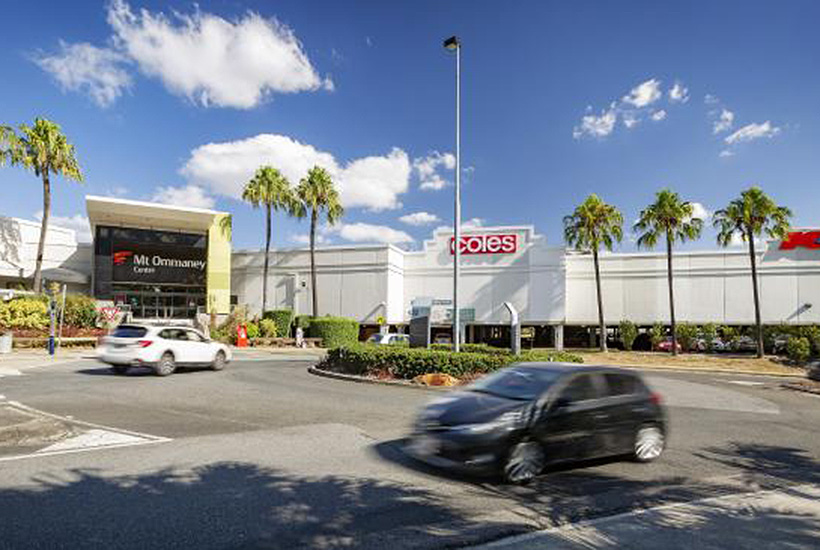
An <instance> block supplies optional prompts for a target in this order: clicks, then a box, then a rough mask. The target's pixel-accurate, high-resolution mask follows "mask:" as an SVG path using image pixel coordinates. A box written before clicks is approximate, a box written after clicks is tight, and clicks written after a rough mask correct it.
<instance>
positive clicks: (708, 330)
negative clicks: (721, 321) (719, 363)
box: [700, 323, 718, 351]
mask: <svg viewBox="0 0 820 550" xmlns="http://www.w3.org/2000/svg"><path fill="white" fill-rule="evenodd" d="M700 333H701V335H702V336H703V341H704V342H705V343H706V351H714V348H715V340H717V336H718V328H717V325H716V324H714V323H706V324H705V325H703V326H702V327H701V328H700Z"/></svg>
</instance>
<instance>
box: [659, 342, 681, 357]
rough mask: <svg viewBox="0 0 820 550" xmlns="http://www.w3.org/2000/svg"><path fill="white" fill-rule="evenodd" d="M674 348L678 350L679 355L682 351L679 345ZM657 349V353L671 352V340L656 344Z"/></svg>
mask: <svg viewBox="0 0 820 550" xmlns="http://www.w3.org/2000/svg"><path fill="white" fill-rule="evenodd" d="M676 347H677V349H678V353H680V352H681V351H682V348H681V345H680V344H679V343H677V346H676ZM657 348H658V351H667V352H669V351H672V339H671V338H667V339H666V340H663V341H661V342H660V343H659V344H658V346H657Z"/></svg>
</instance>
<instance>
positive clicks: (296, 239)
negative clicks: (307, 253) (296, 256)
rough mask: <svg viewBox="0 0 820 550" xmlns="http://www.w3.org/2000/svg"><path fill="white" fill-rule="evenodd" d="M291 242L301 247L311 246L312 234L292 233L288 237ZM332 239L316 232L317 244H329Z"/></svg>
mask: <svg viewBox="0 0 820 550" xmlns="http://www.w3.org/2000/svg"><path fill="white" fill-rule="evenodd" d="M288 238H289V239H290V241H291V242H293V243H296V244H301V245H306V246H307V245H309V244H310V234H308V233H298V234H297V233H292V234H290V235H289V236H288ZM329 243H330V239H329V238H328V237H326V236H325V235H323V234H322V233H321V232H319V231H317V232H316V244H317V245H320V244H329Z"/></svg>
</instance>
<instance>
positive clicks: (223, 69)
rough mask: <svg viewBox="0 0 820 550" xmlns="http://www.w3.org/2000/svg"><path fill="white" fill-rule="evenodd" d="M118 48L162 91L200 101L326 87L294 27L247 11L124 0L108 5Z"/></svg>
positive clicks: (254, 100)
mask: <svg viewBox="0 0 820 550" xmlns="http://www.w3.org/2000/svg"><path fill="white" fill-rule="evenodd" d="M107 19H108V24H109V25H110V26H111V28H112V29H113V31H114V35H113V37H112V42H113V43H114V45H115V48H116V49H117V51H118V52H122V54H123V55H126V56H128V58H130V59H132V60H133V61H134V62H136V63H137V65H138V66H139V68H140V70H141V71H142V72H143V73H145V74H146V75H148V76H153V77H158V78H159V79H160V80H162V82H163V84H165V87H166V88H168V89H169V90H170V91H172V92H174V93H177V94H180V95H183V96H185V97H187V98H189V99H190V100H191V101H193V102H195V103H199V104H201V105H204V106H209V105H214V106H219V107H235V108H239V109H248V108H251V107H255V106H256V105H258V104H259V103H260V102H261V101H262V100H264V98H265V97H266V96H267V95H268V94H269V93H272V92H277V93H295V92H301V91H312V90H317V89H320V88H325V89H329V90H332V88H333V83H332V81H330V80H329V79H327V78H325V79H322V78H321V77H319V75H318V74H317V72H316V70H315V69H314V68H313V65H311V63H310V60H309V59H308V57H307V54H306V53H305V51H304V49H303V47H302V44H301V43H300V42H299V40H298V38H297V37H296V35H295V34H294V32H293V31H292V30H291V29H290V28H289V27H287V26H286V25H284V24H282V23H280V22H278V21H277V20H276V19H272V18H271V19H265V18H263V17H262V16H260V15H258V14H256V13H253V12H248V13H246V14H245V15H244V16H243V17H242V18H240V19H237V20H236V21H228V20H226V19H223V18H222V17H219V16H217V15H213V14H210V13H204V12H201V11H198V10H197V11H195V12H194V13H193V14H192V15H184V14H180V13H176V12H175V13H174V17H173V18H169V17H167V16H165V15H164V14H162V13H152V12H150V11H149V10H146V9H142V10H139V11H137V12H136V13H135V12H134V11H132V10H131V7H130V5H129V4H128V3H126V2H125V1H124V0H114V1H113V2H112V3H111V4H110V5H109V7H108V17H107Z"/></svg>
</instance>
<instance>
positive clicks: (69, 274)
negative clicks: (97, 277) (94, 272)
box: [43, 267, 88, 285]
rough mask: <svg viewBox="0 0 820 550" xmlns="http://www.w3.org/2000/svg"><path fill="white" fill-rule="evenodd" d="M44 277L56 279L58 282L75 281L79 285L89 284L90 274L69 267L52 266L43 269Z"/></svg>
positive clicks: (49, 279) (51, 279)
mask: <svg viewBox="0 0 820 550" xmlns="http://www.w3.org/2000/svg"><path fill="white" fill-rule="evenodd" d="M43 279H45V280H47V281H55V282H57V283H73V284H78V285H85V284H88V275H86V274H85V273H80V272H79V271H74V270H73V269H67V268H65V267H52V268H49V269H44V270H43Z"/></svg>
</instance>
